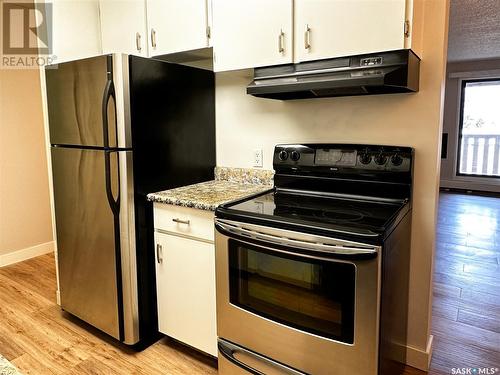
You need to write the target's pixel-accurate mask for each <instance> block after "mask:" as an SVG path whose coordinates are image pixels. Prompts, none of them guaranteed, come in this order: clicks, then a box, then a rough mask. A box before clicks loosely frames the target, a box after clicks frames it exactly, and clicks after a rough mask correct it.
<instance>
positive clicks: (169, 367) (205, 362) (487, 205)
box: [0, 193, 500, 375]
mask: <svg viewBox="0 0 500 375" xmlns="http://www.w3.org/2000/svg"><path fill="white" fill-rule="evenodd" d="M499 258H500V199H495V198H488V197H477V196H469V195H458V194H446V193H443V194H442V195H441V203H440V209H439V219H438V240H437V246H436V258H435V273H434V307H433V311H434V314H433V328H432V333H433V335H434V355H433V359H432V365H431V370H430V372H429V374H432V375H444V374H451V373H452V368H477V367H479V368H484V367H490V368H498V367H500V269H499ZM55 289H56V281H55V266H54V258H53V256H52V255H45V256H41V257H38V258H34V259H31V260H29V261H26V262H23V263H18V264H16V265H13V266H9V267H5V268H2V269H0V300H1V301H2V303H1V304H0V354H3V355H4V356H5V357H6V358H7V359H8V360H9V361H11V362H12V363H13V364H14V365H15V366H17V367H18V368H19V370H20V371H22V372H23V373H24V374H43V375H45V374H106V375H107V374H148V375H150V374H190V375H192V374H193V375H194V374H216V373H217V370H216V367H215V366H216V362H215V360H213V359H212V358H209V357H206V356H204V355H201V354H199V353H198V352H195V351H193V350H191V349H189V348H186V347H184V346H182V345H180V344H177V343H175V342H174V341H172V340H169V339H166V338H165V339H162V340H160V341H159V342H157V343H156V344H154V345H152V346H151V347H149V348H148V349H146V350H144V351H142V352H140V353H136V352H133V351H130V350H129V349H127V348H126V347H123V346H117V345H116V343H114V342H111V341H110V340H109V339H108V338H107V337H106V336H105V335H103V334H101V333H99V332H98V331H96V330H95V329H93V328H92V327H89V326H88V325H86V324H85V323H82V322H81V321H79V320H78V319H75V318H72V317H71V316H69V315H68V314H65V313H63V312H61V310H60V308H59V307H58V306H57V305H56V303H55ZM405 374H406V375H410V374H413V375H417V374H423V372H420V371H417V370H414V369H410V368H408V369H407V371H406V372H405ZM472 374H474V375H475V374H477V373H474V372H472ZM489 374H491V373H489Z"/></svg>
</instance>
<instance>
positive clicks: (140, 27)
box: [100, 0, 148, 57]
mask: <svg viewBox="0 0 500 375" xmlns="http://www.w3.org/2000/svg"><path fill="white" fill-rule="evenodd" d="M100 10H101V30H102V49H103V52H104V53H127V54H132V55H137V56H144V57H147V56H148V45H147V43H148V38H147V35H146V34H147V31H146V30H147V27H146V3H145V0H100Z"/></svg>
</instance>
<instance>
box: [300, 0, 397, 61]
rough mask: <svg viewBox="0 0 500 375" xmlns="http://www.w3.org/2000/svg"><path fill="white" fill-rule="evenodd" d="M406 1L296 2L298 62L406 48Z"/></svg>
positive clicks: (333, 0)
mask: <svg viewBox="0 0 500 375" xmlns="http://www.w3.org/2000/svg"><path fill="white" fill-rule="evenodd" d="M405 8H406V1H405V0H295V23H294V27H295V61H296V62H300V61H308V60H317V59H324V58H331V57H339V56H349V55H356V54H361V53H370V52H381V51H389V50H395V49H401V48H404V42H405V40H404V39H405V37H404V28H405Z"/></svg>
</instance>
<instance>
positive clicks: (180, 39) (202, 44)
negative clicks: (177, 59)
mask: <svg viewBox="0 0 500 375" xmlns="http://www.w3.org/2000/svg"><path fill="white" fill-rule="evenodd" d="M210 3H211V1H210V0H147V19H148V43H149V52H150V55H151V56H159V55H165V54H169V53H175V52H181V51H189V50H194V49H199V48H206V47H209V45H210V37H209V36H210V30H209V26H210V23H209V19H210V13H211V12H210Z"/></svg>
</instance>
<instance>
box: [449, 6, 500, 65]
mask: <svg viewBox="0 0 500 375" xmlns="http://www.w3.org/2000/svg"><path fill="white" fill-rule="evenodd" d="M491 58H500V0H451V1H450V30H449V41H448V61H466V60H482V59H491Z"/></svg>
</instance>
